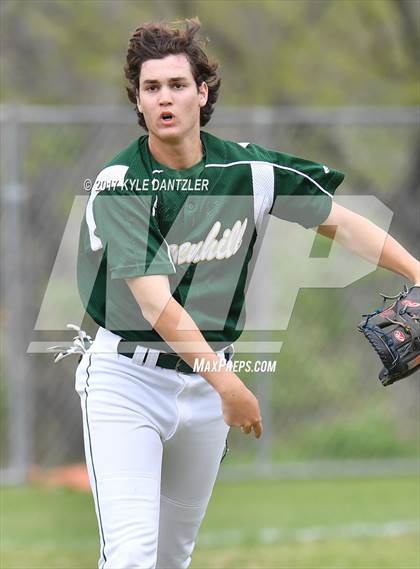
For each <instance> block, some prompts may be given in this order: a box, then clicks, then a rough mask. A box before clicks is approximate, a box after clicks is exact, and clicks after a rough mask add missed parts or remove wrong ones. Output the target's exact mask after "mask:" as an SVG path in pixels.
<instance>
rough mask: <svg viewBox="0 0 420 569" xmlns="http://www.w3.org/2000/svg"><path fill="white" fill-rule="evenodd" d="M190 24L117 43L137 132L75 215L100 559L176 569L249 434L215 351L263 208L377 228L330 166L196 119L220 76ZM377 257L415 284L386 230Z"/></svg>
mask: <svg viewBox="0 0 420 569" xmlns="http://www.w3.org/2000/svg"><path fill="white" fill-rule="evenodd" d="M199 29H200V24H199V22H198V20H186V21H185V22H184V25H182V26H180V25H179V24H178V25H175V26H174V25H167V24H163V23H159V24H147V25H143V26H141V27H139V28H138V29H137V30H136V31H135V32H134V34H133V35H132V37H131V38H130V41H129V47H128V54H127V64H126V67H125V73H126V77H127V80H128V89H127V90H128V96H129V99H130V101H132V102H133V103H134V104H135V109H136V113H137V117H138V122H139V124H140V125H141V126H142V127H143V128H144V129H145V130H146V134H145V135H142V136H140V138H138V139H137V140H135V141H134V142H132V143H131V144H130V145H129V146H128V147H127V148H125V149H124V150H123V151H122V152H120V153H119V154H118V155H117V156H116V157H115V158H113V159H112V160H111V161H110V162H109V163H108V164H107V165H105V167H104V168H103V169H102V170H101V171H100V172H99V174H98V176H97V178H96V181H95V184H94V186H93V189H92V192H91V195H90V198H89V201H88V203H87V208H86V213H85V216H84V219H83V222H82V226H81V233H80V243H79V257H78V282H79V290H80V295H81V298H82V301H83V303H84V305H85V306H86V310H87V312H88V313H89V314H90V316H91V317H92V318H93V320H94V321H95V322H96V323H97V324H98V325H99V330H98V333H97V335H96V338H95V341H94V342H93V344H92V345H91V347H90V348H89V349H88V350H87V352H86V353H85V354H84V356H83V358H82V360H81V362H80V363H79V366H78V369H77V373H76V390H77V392H78V393H79V395H80V398H81V406H82V412H83V426H84V442H85V451H86V462H87V466H88V471H89V476H90V482H91V487H92V492H93V497H94V501H95V507H96V514H97V519H98V526H99V534H100V541H101V548H100V560H99V568H100V569H129V568H130V569H133V568H138V569H140V568H141V569H152V568H155V567H157V568H159V569H163V568H166V569H185V568H186V567H188V566H189V564H190V562H191V555H192V552H193V549H194V544H195V541H196V537H197V533H198V530H199V527H200V524H201V522H202V520H203V517H204V515H205V512H206V508H207V504H208V501H209V499H210V496H211V493H212V489H213V485H214V483H215V479H216V476H217V472H218V468H219V465H220V462H221V459H222V456H223V454H224V452H225V448H226V437H227V434H228V430H229V427H239V428H241V429H242V431H243V432H244V433H247V434H249V433H251V432H252V433H253V434H254V435H255V436H256V437H257V438H259V437H260V436H261V434H262V431H263V426H262V418H261V414H260V409H259V405H258V401H257V399H256V398H255V396H254V395H253V394H252V393H251V391H250V390H249V389H247V388H246V387H245V385H244V383H243V382H242V381H241V380H240V379H239V377H237V376H236V375H235V374H234V373H233V372H232V371H231V370H230V369H229V364H228V362H229V361H230V360H231V358H232V353H233V348H232V344H233V342H234V341H235V340H236V339H237V338H238V337H239V335H240V333H241V329H242V327H243V320H244V316H243V314H244V311H243V304H244V294H245V290H246V283H247V278H248V277H249V273H250V271H251V270H252V254H253V249H254V245H255V241H256V238H257V235H258V233H259V232H260V231H261V228H262V226H263V222H264V219H265V218H266V216H267V215H268V214H272V215H275V216H278V217H280V218H282V219H286V220H288V221H290V222H296V223H299V224H301V225H302V226H304V227H306V228H319V231H320V232H321V233H322V234H324V235H328V236H330V237H333V236H334V233H335V231H334V229H335V228H336V227H337V226H340V227H341V228H342V229H343V230H342V231H340V232H339V233H340V236H341V237H340V239H341V241H342V243H343V244H344V245H345V246H347V247H351V248H352V250H353V251H355V252H357V253H359V254H360V255H363V256H364V257H366V258H368V259H369V258H374V257H375V254H376V249H377V244H378V243H383V241H384V239H385V237H384V234H383V232H382V230H381V229H379V228H378V227H376V226H374V225H373V224H371V223H370V222H369V221H368V220H366V219H364V218H362V217H360V216H359V215H356V214H354V213H352V212H351V211H349V210H346V209H344V208H342V207H340V206H338V205H336V204H334V203H333V200H332V196H333V193H334V192H335V190H336V188H337V187H338V185H339V184H340V183H341V182H342V180H343V178H344V175H343V174H342V173H340V172H338V171H336V170H334V169H332V168H328V167H326V166H324V165H322V164H317V163H314V162H311V161H308V160H304V159H301V158H297V157H295V156H291V155H288V154H283V153H280V152H276V151H273V150H267V149H265V148H262V147H260V146H257V145H254V144H245V143H244V144H239V143H235V142H229V141H225V140H221V139H219V138H217V137H215V136H213V135H211V134H209V133H207V132H204V131H202V130H201V127H202V126H204V125H205V124H207V123H208V121H209V120H210V117H211V114H212V112H213V108H214V104H215V103H216V100H217V96H218V92H219V87H220V79H219V77H218V75H217V63H215V62H212V61H209V59H208V57H207V55H206V53H205V51H204V48H203V46H202V44H201V43H200V41H199V39H198V37H197V33H198V31H199ZM380 264H381V266H383V267H387V268H389V269H391V270H393V271H395V272H397V273H399V274H401V275H403V276H404V277H406V278H407V279H409V280H412V281H414V282H417V283H418V281H419V276H418V270H419V269H418V263H417V261H416V260H415V259H414V258H413V257H412V256H411V255H410V254H409V253H408V252H407V251H405V250H404V249H403V248H402V247H401V246H400V245H399V244H398V243H397V242H396V241H395V240H393V239H392V238H391V237H388V238H386V240H385V245H384V247H383V252H382V256H381V259H380ZM203 360H204V361H205V364H206V365H205V366H204V367H203V368H202V369H205V371H203V372H201V373H200V374H197V373H194V368H195V367H196V364H197V361H203Z"/></svg>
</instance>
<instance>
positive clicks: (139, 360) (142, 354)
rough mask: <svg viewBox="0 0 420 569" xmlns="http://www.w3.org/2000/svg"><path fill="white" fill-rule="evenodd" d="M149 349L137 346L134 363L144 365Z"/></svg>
mask: <svg viewBox="0 0 420 569" xmlns="http://www.w3.org/2000/svg"><path fill="white" fill-rule="evenodd" d="M147 352H148V349H147V348H145V347H144V346H137V347H136V349H135V350H134V353H133V362H134V363H135V364H137V365H140V366H141V365H143V364H144V361H145V359H146V357H147Z"/></svg>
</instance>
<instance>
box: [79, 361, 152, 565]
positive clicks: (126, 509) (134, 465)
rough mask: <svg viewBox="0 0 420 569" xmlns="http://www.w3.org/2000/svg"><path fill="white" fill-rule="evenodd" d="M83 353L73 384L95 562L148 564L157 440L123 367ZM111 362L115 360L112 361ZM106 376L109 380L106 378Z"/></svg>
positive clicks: (149, 561)
mask: <svg viewBox="0 0 420 569" xmlns="http://www.w3.org/2000/svg"><path fill="white" fill-rule="evenodd" d="M95 357H96V356H95V354H90V355H87V356H85V357H84V358H83V360H82V362H81V364H80V366H79V368H78V371H77V380H76V389H77V391H78V393H79V395H80V397H81V406H82V413H83V431H84V442H85V452H86V463H87V466H88V471H89V477H90V481H91V487H92V492H93V496H94V500H95V507H96V513H97V518H98V525H99V532H100V537H101V546H102V548H101V560H100V564H99V566H100V567H104V568H107V567H121V568H125V567H130V568H131V567H146V568H147V567H154V564H155V561H156V551H157V536H158V525H159V508H160V474H161V461H162V441H161V437H160V434H159V433H158V431H157V429H156V427H155V425H153V424H151V423H150V421H149V420H148V419H147V418H145V417H144V416H143V415H142V414H141V412H140V409H141V408H140V407H139V406H138V405H137V403H136V397H135V396H134V394H133V386H132V382H130V385H127V386H125V381H124V374H123V371H120V372H118V369H117V367H116V366H115V365H110V369H112V374H110V373H107V372H106V364H105V363H104V359H103V358H101V360H100V361H101V363H100V365H98V366H95ZM114 364H115V362H114ZM110 382H112V384H111V383H110Z"/></svg>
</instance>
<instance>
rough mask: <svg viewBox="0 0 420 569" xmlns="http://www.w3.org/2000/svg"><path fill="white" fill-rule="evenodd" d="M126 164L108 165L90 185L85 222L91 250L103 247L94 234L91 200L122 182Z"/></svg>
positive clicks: (126, 168) (120, 184) (94, 225)
mask: <svg viewBox="0 0 420 569" xmlns="http://www.w3.org/2000/svg"><path fill="white" fill-rule="evenodd" d="M127 170H128V166H123V165H121V164H115V165H114V166H108V167H107V168H104V169H103V170H101V171H100V172H99V174H98V175H97V177H96V180H95V183H94V184H93V186H92V190H91V192H90V196H89V200H88V203H87V205H86V223H87V226H88V229H89V238H90V247H91V249H92V251H99V250H100V249H102V248H103V244H102V241H101V239H100V238H99V237H98V236H97V235H95V229H96V222H95V217H94V215H93V201H94V199H95V198H96V196H97V195H98V194H99V192H102V190H105V189H110V188H116V187H117V186H122V185H123V184H124V178H125V175H126V173H127Z"/></svg>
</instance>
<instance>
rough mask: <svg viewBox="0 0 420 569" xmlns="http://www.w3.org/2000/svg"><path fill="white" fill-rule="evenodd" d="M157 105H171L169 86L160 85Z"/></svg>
mask: <svg viewBox="0 0 420 569" xmlns="http://www.w3.org/2000/svg"><path fill="white" fill-rule="evenodd" d="M159 105H162V106H167V105H172V93H171V90H170V89H169V87H166V86H165V87H162V88H161V90H160V97H159Z"/></svg>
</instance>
